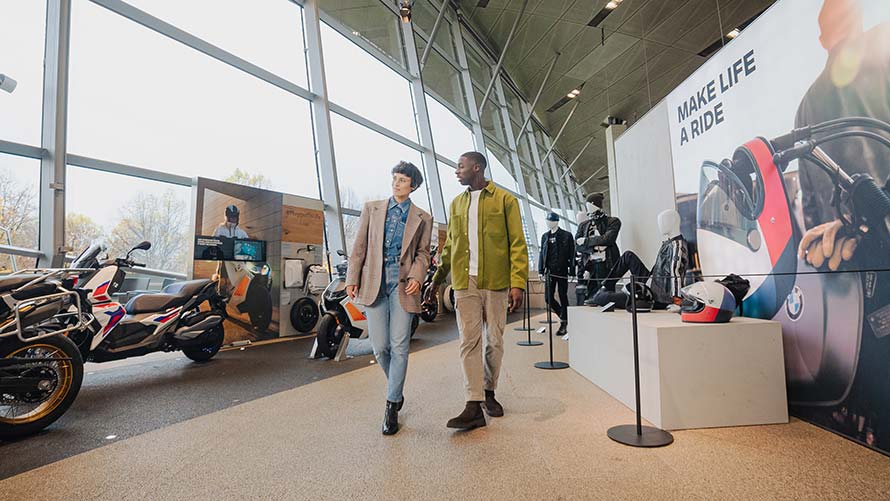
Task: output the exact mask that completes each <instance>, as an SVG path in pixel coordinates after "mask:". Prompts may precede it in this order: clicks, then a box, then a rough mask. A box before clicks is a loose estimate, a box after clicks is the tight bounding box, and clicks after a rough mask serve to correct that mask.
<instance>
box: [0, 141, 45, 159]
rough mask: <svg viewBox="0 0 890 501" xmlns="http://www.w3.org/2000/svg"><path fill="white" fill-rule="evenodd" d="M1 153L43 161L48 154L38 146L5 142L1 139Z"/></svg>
mask: <svg viewBox="0 0 890 501" xmlns="http://www.w3.org/2000/svg"><path fill="white" fill-rule="evenodd" d="M0 153H6V154H9V155H15V156H18V157H26V158H34V159H37V160H41V159H43V157H44V155H45V154H46V150H44V149H43V148H40V147H38V146H31V145H29V144H22V143H13V142H11V141H4V140H2V139H0Z"/></svg>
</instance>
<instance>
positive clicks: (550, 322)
mask: <svg viewBox="0 0 890 501" xmlns="http://www.w3.org/2000/svg"><path fill="white" fill-rule="evenodd" d="M539 323H542V324H544V325H547V324H550V325H553V324H555V323H556V322H554V321H553V320H541V321H540V322H539Z"/></svg>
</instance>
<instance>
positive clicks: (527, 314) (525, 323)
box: [513, 278, 534, 346]
mask: <svg viewBox="0 0 890 501" xmlns="http://www.w3.org/2000/svg"><path fill="white" fill-rule="evenodd" d="M523 296H525V304H523V305H522V327H514V328H513V330H515V331H517V332H529V333H531V331H532V330H533V329H532V320H531V310H530V309H529V308H528V300H529V297H530V296H529V293H528V279H527V278H526V279H525V291H524V292H523ZM528 339H529V341H531V339H532V337H531V334H529V336H528ZM520 346H528V345H520ZM532 346H534V345H532Z"/></svg>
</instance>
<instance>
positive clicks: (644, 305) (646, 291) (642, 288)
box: [624, 282, 655, 313]
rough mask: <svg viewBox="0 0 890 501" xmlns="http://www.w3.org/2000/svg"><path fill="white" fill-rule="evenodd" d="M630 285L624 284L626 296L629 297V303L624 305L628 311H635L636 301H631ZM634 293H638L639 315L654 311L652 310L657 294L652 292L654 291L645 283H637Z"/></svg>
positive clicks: (637, 305)
mask: <svg viewBox="0 0 890 501" xmlns="http://www.w3.org/2000/svg"><path fill="white" fill-rule="evenodd" d="M630 284H631V283H630V282H628V283H626V284H624V295H625V296H626V297H627V303H626V304H625V305H624V309H626V310H627V311H633V308H634V301H633V300H632V299H631V290H630V289H631V286H630ZM634 292H636V308H637V313H645V312H648V311H652V308H653V307H654V306H655V294H654V293H653V292H652V289H651V288H650V287H649V286H648V285H646V284H645V283H643V282H637V284H636V287H634Z"/></svg>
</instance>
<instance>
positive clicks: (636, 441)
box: [606, 275, 674, 447]
mask: <svg viewBox="0 0 890 501" xmlns="http://www.w3.org/2000/svg"><path fill="white" fill-rule="evenodd" d="M636 289H637V277H635V276H633V275H631V276H630V313H631V315H632V321H633V340H634V391H635V393H636V395H635V400H636V404H637V412H636V414H637V415H636V418H637V422H636V424H635V425H628V424H623V425H618V426H613V427H611V428H609V431H608V432H607V433H606V434H607V435H608V436H609V438H611V439H612V440H614V441H616V442H618V443H621V444H624V445H630V446H631V447H662V446H665V445H670V444H672V443H673V442H674V436H673V435H671V434H670V433H668V432H666V431H664V430H662V429H659V428H654V427H652V426H643V413H642V412H641V411H640V348H639V346H640V344H639V331H638V328H637V290H636Z"/></svg>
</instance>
